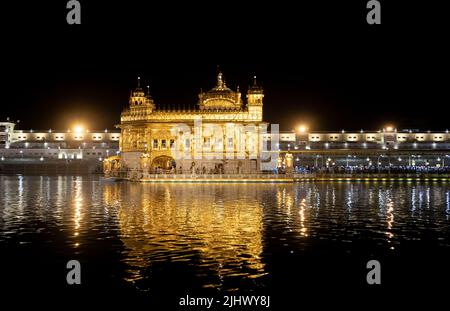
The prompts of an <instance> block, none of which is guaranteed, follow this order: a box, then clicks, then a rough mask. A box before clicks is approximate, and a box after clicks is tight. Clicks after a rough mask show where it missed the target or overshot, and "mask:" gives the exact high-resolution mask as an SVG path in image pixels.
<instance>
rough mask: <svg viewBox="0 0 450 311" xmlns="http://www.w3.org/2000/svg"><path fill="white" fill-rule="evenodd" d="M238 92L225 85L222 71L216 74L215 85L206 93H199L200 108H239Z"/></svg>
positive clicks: (240, 102)
mask: <svg viewBox="0 0 450 311" xmlns="http://www.w3.org/2000/svg"><path fill="white" fill-rule="evenodd" d="M241 104H242V101H241V98H240V93H239V92H235V91H233V90H231V89H230V88H228V87H227V85H226V83H225V80H224V78H223V74H222V72H219V73H218V75H217V85H216V86H215V87H214V88H212V89H211V90H210V91H208V92H206V93H203V92H202V93H200V94H199V106H200V109H229V108H234V109H236V108H240V107H241Z"/></svg>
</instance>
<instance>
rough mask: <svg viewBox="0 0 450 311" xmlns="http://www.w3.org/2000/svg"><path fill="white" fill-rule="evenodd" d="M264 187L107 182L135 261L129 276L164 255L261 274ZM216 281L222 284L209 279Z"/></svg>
mask: <svg viewBox="0 0 450 311" xmlns="http://www.w3.org/2000/svg"><path fill="white" fill-rule="evenodd" d="M264 189H265V187H254V186H252V185H222V186H220V185H208V184H205V185H189V184H187V185H164V184H163V185H151V184H131V183H128V184H122V185H120V186H116V185H112V186H108V187H105V189H104V192H103V194H104V200H105V203H106V204H108V205H111V204H118V205H119V206H118V207H119V211H118V219H119V227H120V232H121V237H120V238H121V240H122V241H123V243H124V245H125V247H126V249H127V252H126V259H125V261H126V263H127V264H128V265H129V266H130V267H131V269H130V270H129V272H130V274H131V275H130V277H129V280H130V281H133V280H138V279H140V278H142V277H143V275H142V272H143V270H145V269H146V268H147V267H148V266H149V265H150V266H151V265H152V264H154V263H157V262H160V261H168V260H169V261H170V262H185V263H187V264H193V262H194V261H195V262H197V263H198V264H199V265H201V266H202V267H204V268H205V269H204V271H203V272H200V273H205V274H210V273H211V272H213V273H214V274H216V276H218V277H219V279H220V278H222V277H224V276H244V277H248V278H258V277H260V276H262V275H264V274H265V270H264V264H263V263H262V262H261V253H262V231H263V219H262V218H263V206H262V202H263V200H261V194H262V192H263V191H264ZM205 286H210V287H215V286H220V284H214V283H212V284H206V285H205Z"/></svg>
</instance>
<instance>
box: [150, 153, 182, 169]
mask: <svg viewBox="0 0 450 311" xmlns="http://www.w3.org/2000/svg"><path fill="white" fill-rule="evenodd" d="M175 168H176V163H175V160H174V159H173V158H172V157H169V156H159V157H156V158H154V159H153V161H152V165H151V170H152V171H154V172H156V173H167V172H173V171H174V170H175Z"/></svg>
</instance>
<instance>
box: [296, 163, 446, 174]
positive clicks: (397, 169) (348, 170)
mask: <svg viewBox="0 0 450 311" xmlns="http://www.w3.org/2000/svg"><path fill="white" fill-rule="evenodd" d="M294 171H295V172H296V173H303V174H308V173H319V174H333V173H335V174H372V173H373V174H450V166H444V167H436V166H408V165H405V166H374V165H371V166H328V167H326V166H325V167H317V166H306V167H301V166H296V167H295V169H294Z"/></svg>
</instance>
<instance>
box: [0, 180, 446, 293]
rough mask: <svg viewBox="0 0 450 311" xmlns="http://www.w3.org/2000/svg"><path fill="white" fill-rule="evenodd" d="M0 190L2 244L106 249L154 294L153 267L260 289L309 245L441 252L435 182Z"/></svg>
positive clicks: (42, 183)
mask: <svg viewBox="0 0 450 311" xmlns="http://www.w3.org/2000/svg"><path fill="white" fill-rule="evenodd" d="M0 181H1V185H2V191H1V192H0V245H2V246H5V247H6V248H11V249H12V248H13V245H16V244H19V245H22V244H27V243H35V244H36V245H38V246H39V245H41V244H42V245H47V247H50V249H52V250H53V251H54V252H52V256H54V255H55V254H58V255H59V256H61V257H63V256H69V255H68V254H77V255H79V256H84V258H87V259H88V260H90V261H95V260H96V257H95V256H94V255H93V254H94V253H95V252H98V250H108V251H109V252H111V253H115V254H116V255H117V258H118V260H119V261H120V262H121V263H122V264H124V271H123V273H122V274H121V275H123V277H122V279H123V280H126V281H127V282H130V283H135V282H143V283H142V284H141V285H140V286H141V287H144V288H146V289H151V288H152V287H154V286H156V285H155V284H153V283H152V273H153V272H154V269H161V267H162V269H170V267H171V266H173V265H182V266H183V267H186V269H187V270H189V271H191V272H192V274H193V275H194V276H195V278H196V281H197V282H198V283H200V286H201V287H204V288H205V287H212V288H224V287H226V288H227V289H239V288H242V286H248V285H243V284H244V283H242V282H240V281H239V280H241V281H242V280H252V282H253V283H252V284H258V283H264V279H265V276H267V275H270V273H271V266H270V264H268V262H269V261H270V260H271V259H272V258H274V257H277V256H279V255H280V254H281V253H283V252H285V251H286V252H288V253H289V254H301V253H302V252H315V251H319V249H318V248H317V247H318V246H317V242H318V241H320V242H323V241H325V242H327V243H328V244H327V245H330V244H331V245H335V246H336V247H337V248H338V249H340V250H342V251H343V252H347V253H352V252H354V251H357V249H356V248H355V247H356V246H353V245H354V244H355V242H361V241H363V242H364V243H365V245H366V247H369V248H370V247H373V248H374V249H376V250H378V251H379V252H391V253H392V252H397V251H398V250H399V249H401V247H402V243H403V242H404V241H420V240H421V239H423V238H424V237H426V238H427V239H431V240H433V241H439V245H440V246H441V247H448V246H449V245H450V242H449V216H450V202H449V201H450V199H449V193H450V191H449V187H448V184H445V183H423V184H416V183H393V184H389V183H304V184H280V185H272V184H156V185H155V184H139V183H101V182H99V180H97V179H92V178H87V177H22V176H9V177H6V176H0ZM115 239H117V240H119V241H120V243H121V245H118V244H117V243H112V241H114V240H115ZM321 245H322V244H321ZM322 247H323V246H322ZM111 260H116V259H113V258H111ZM160 264H164V265H163V266H161V265H160ZM230 279H232V280H238V281H233V282H228V281H229V280H230Z"/></svg>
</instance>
